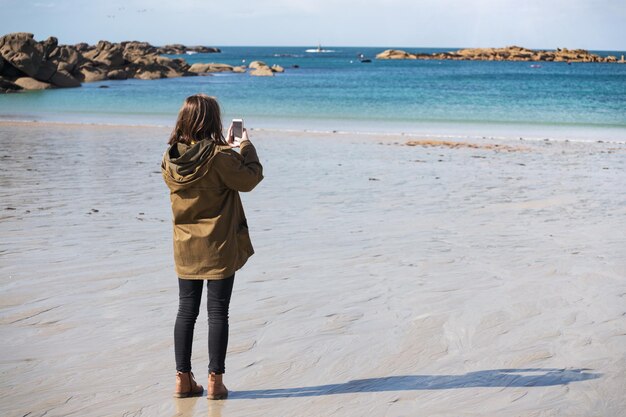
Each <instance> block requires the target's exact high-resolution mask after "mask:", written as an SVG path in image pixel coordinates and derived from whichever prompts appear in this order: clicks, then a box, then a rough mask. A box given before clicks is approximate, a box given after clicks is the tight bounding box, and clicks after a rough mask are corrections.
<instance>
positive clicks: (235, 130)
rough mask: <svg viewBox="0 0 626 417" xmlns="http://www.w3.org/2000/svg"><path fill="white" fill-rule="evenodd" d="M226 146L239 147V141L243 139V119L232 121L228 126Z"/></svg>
mask: <svg viewBox="0 0 626 417" xmlns="http://www.w3.org/2000/svg"><path fill="white" fill-rule="evenodd" d="M228 130H229V135H228V144H229V145H231V146H239V143H240V142H241V139H242V138H243V132H244V129H243V119H233V122H232V123H231V125H230V129H228Z"/></svg>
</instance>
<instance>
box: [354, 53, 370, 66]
mask: <svg viewBox="0 0 626 417" xmlns="http://www.w3.org/2000/svg"><path fill="white" fill-rule="evenodd" d="M357 56H358V57H359V61H361V63H364V64H367V63H370V62H372V60H371V59H369V58H367V57H366V56H365V55H363V54H357Z"/></svg>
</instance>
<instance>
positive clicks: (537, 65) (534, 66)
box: [530, 64, 541, 68]
mask: <svg viewBox="0 0 626 417" xmlns="http://www.w3.org/2000/svg"><path fill="white" fill-rule="evenodd" d="M530 67H531V68H541V65H539V64H532V65H531V66H530Z"/></svg>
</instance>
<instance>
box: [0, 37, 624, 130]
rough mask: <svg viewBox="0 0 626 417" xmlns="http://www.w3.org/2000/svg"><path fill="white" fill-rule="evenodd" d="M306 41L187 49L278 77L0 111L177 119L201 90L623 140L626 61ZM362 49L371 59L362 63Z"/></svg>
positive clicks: (328, 125) (386, 121)
mask: <svg viewBox="0 0 626 417" xmlns="http://www.w3.org/2000/svg"><path fill="white" fill-rule="evenodd" d="M308 48H311V47H310V46H309V47H306V46H305V47H223V48H222V53H219V54H196V55H184V56H183V58H185V59H186V60H187V61H188V62H189V63H195V62H221V63H227V64H232V65H238V64H241V63H242V62H246V63H250V62H251V61H253V60H262V61H264V62H266V63H268V64H270V65H272V64H278V65H281V66H283V67H284V68H285V73H283V74H277V75H276V76H275V77H251V76H249V75H248V74H231V73H219V74H214V75H212V76H198V77H183V78H175V79H163V80H152V81H144V80H126V81H102V82H96V83H89V84H83V86H82V87H81V88H76V89H58V90H48V91H38V92H26V93H20V94H6V95H0V120H3V119H4V120H7V119H18V120H40V121H59V122H66V121H68V122H84V123H115V124H118V123H121V124H149V125H155V124H156V125H173V123H174V121H175V118H176V113H177V111H178V109H179V107H180V105H181V104H182V101H183V99H184V98H185V97H186V96H188V95H191V94H195V93H198V92H203V93H206V94H209V95H212V96H216V97H218V99H219V100H220V103H221V104H222V108H223V113H224V118H225V119H229V118H232V117H243V118H244V119H245V121H246V126H248V127H256V128H267V129H294V130H320V131H333V130H338V131H351V132H390V133H398V132H403V133H406V134H415V135H435V136H439V135H441V136H446V135H451V136H477V137H479V136H507V137H518V136H519V137H521V136H524V137H535V138H543V137H555V138H558V137H561V138H571V139H576V138H580V139H606V140H618V141H624V140H626V64H596V63H592V64H585V63H572V64H571V65H568V64H566V63H550V62H544V63H540V66H539V67H531V65H532V64H536V63H529V62H488V61H420V60H407V61H388V60H380V61H377V60H375V59H374V57H375V55H376V53H379V52H381V51H383V50H384V49H387V48H384V47H380V48H354V47H325V48H326V49H330V50H333V51H334V52H328V53H309V52H305V50H306V49H308ZM403 49H406V50H409V51H411V52H429V53H432V52H436V51H446V50H451V49H424V48H421V49H420V48H403ZM361 53H362V54H364V55H365V56H366V57H368V58H371V59H372V62H371V63H361V62H360V61H359V60H358V58H357V56H358V54H361ZM596 53H599V54H601V55H608V54H612V55H617V56H618V57H619V56H620V55H622V54H626V52H621V51H616V52H609V51H596ZM296 65H297V66H298V67H299V68H294V66H296ZM104 85H106V86H108V88H99V87H102V86H104ZM225 122H227V120H225Z"/></svg>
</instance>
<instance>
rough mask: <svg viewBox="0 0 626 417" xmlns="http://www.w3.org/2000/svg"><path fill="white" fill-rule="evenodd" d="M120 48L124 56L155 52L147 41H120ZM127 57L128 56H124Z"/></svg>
mask: <svg viewBox="0 0 626 417" xmlns="http://www.w3.org/2000/svg"><path fill="white" fill-rule="evenodd" d="M120 45H121V47H122V49H123V50H124V57H126V56H127V55H131V56H132V55H147V54H156V53H157V49H156V48H155V47H154V46H152V45H150V44H149V43H148V42H138V41H130V42H122V43H120ZM126 59H128V58H126Z"/></svg>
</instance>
